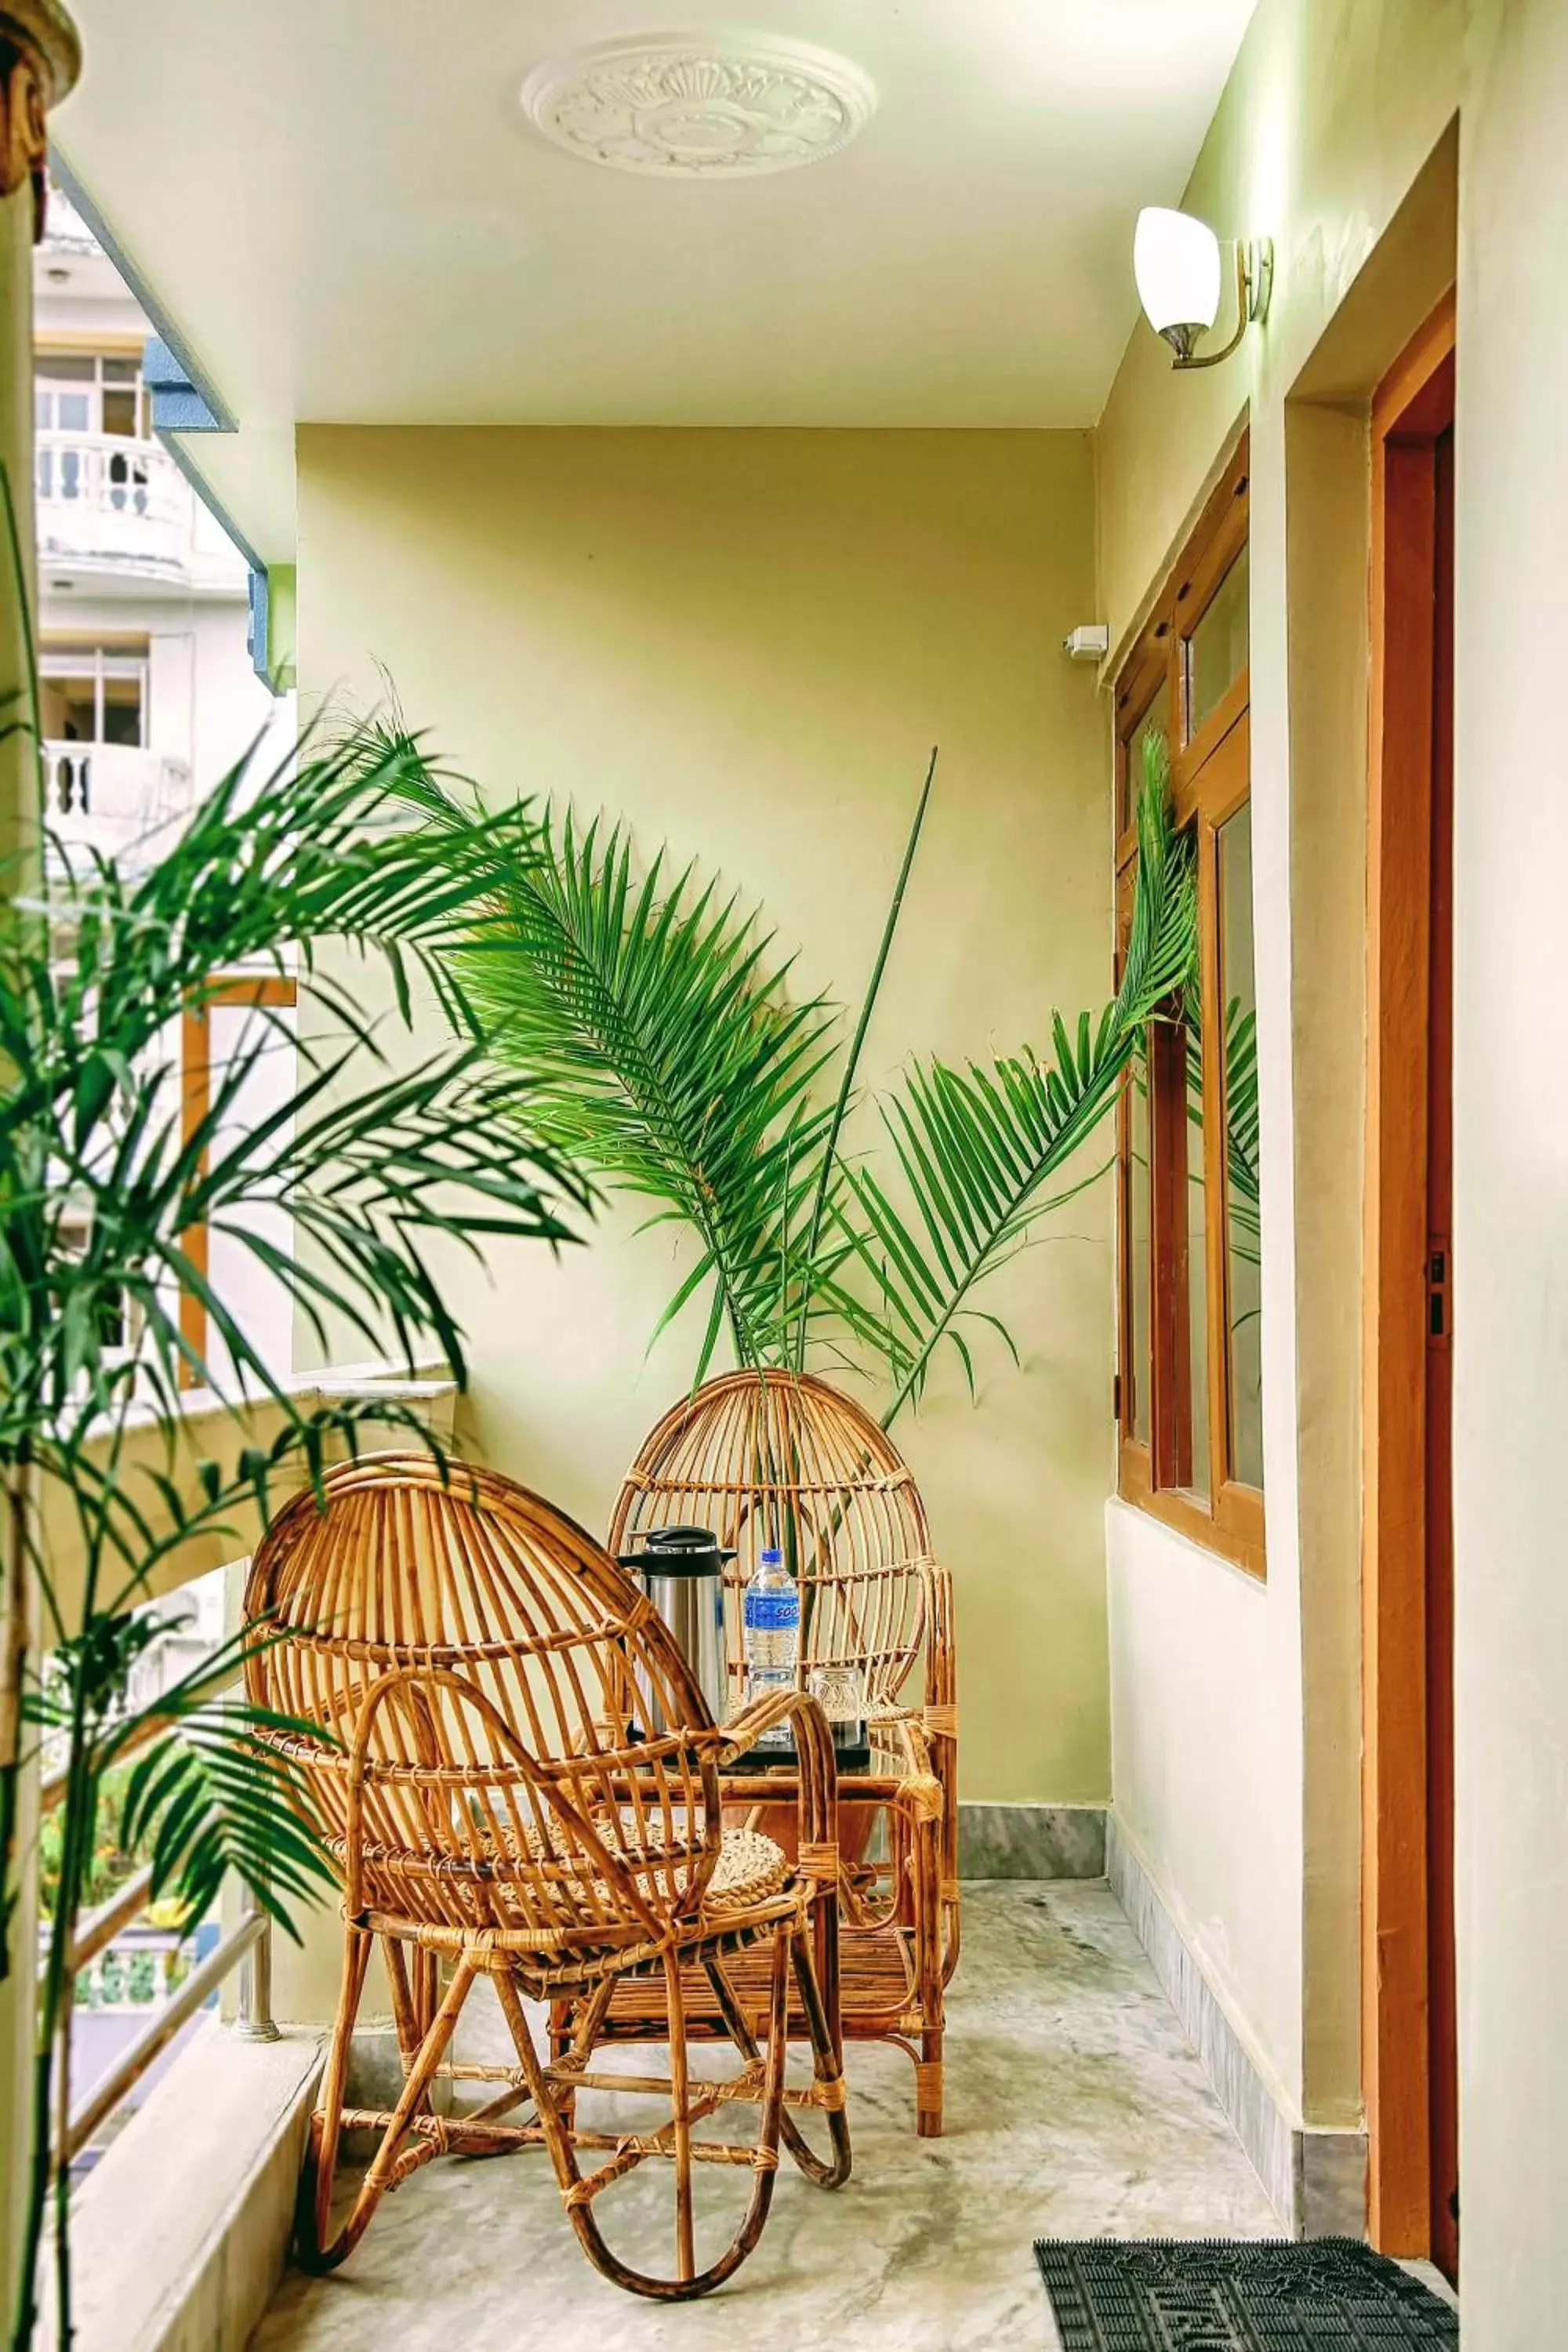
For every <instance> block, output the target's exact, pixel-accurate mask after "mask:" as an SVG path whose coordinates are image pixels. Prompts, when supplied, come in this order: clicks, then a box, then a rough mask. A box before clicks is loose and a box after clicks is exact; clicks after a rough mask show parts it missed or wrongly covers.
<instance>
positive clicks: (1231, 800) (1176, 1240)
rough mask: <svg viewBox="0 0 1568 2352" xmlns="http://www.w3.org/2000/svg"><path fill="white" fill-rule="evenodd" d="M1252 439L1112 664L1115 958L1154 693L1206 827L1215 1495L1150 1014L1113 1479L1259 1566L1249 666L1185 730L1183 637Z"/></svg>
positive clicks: (1181, 796)
mask: <svg viewBox="0 0 1568 2352" xmlns="http://www.w3.org/2000/svg"><path fill="white" fill-rule="evenodd" d="M1247 486H1248V456H1247V436H1246V435H1245V434H1244V435H1243V436H1242V439H1241V441H1240V443H1239V445H1238V446H1237V450H1236V452H1235V454H1234V456H1233V457H1232V458H1231V459H1230V462H1229V463H1228V465H1227V466H1226V470H1225V473H1224V474H1223V476H1222V477H1221V478H1220V480H1219V482H1218V484H1217V485H1216V487H1215V491H1214V494H1213V496H1212V497H1211V498H1210V499H1209V500H1208V501H1207V503H1206V505H1205V508H1204V511H1203V513H1202V515H1201V516H1200V518H1199V520H1198V523H1197V527H1196V529H1195V530H1194V532H1193V534H1192V537H1191V538H1190V540H1189V541H1188V542H1187V544H1186V546H1185V547H1184V550H1183V551H1182V555H1181V558H1180V560H1179V562H1177V564H1176V566H1175V569H1174V570H1173V572H1172V573H1171V576H1170V578H1169V579H1168V580H1167V582H1166V583H1165V585H1164V586H1163V589H1162V591H1161V593H1160V594H1159V596H1158V597H1157V598H1156V600H1155V603H1154V605H1153V608H1152V611H1151V613H1150V614H1149V617H1148V619H1147V620H1146V622H1145V623H1144V625H1143V627H1142V631H1141V632H1140V635H1139V636H1138V639H1137V642H1136V644H1135V645H1134V646H1133V647H1132V649H1131V653H1130V654H1129V655H1128V657H1127V659H1126V661H1125V662H1124V663H1123V665H1122V667H1121V672H1120V674H1119V676H1118V677H1117V681H1116V688H1115V709H1116V828H1117V837H1116V906H1117V958H1118V964H1119V965H1120V961H1121V945H1122V941H1123V940H1124V937H1125V930H1126V924H1127V920H1128V918H1129V915H1130V912H1131V898H1132V876H1133V869H1134V864H1135V860H1136V857H1137V851H1138V836H1137V826H1136V797H1137V787H1138V783H1139V781H1140V780H1139V779H1138V778H1136V777H1134V776H1133V775H1132V774H1131V745H1132V741H1133V739H1134V738H1135V737H1136V735H1137V733H1138V730H1139V729H1140V728H1141V727H1142V724H1143V721H1144V719H1146V717H1147V716H1148V713H1149V710H1150V708H1151V706H1152V704H1153V703H1154V702H1155V701H1156V700H1157V699H1158V698H1159V696H1160V693H1161V690H1162V688H1164V689H1165V690H1166V691H1167V693H1168V696H1169V702H1168V709H1169V710H1170V714H1171V719H1172V735H1171V744H1170V753H1171V796H1172V804H1173V814H1174V817H1175V822H1176V824H1177V825H1178V827H1179V828H1182V829H1185V828H1186V827H1188V826H1193V827H1194V828H1195V831H1196V837H1197V881H1198V928H1199V953H1200V965H1201V982H1200V992H1201V1000H1202V1047H1203V1067H1204V1209H1205V1213H1204V1249H1205V1271H1206V1281H1205V1298H1206V1306H1207V1314H1208V1333H1207V1350H1206V1359H1205V1361H1206V1371H1207V1400H1206V1402H1207V1406H1208V1444H1209V1459H1208V1464H1207V1495H1206V1496H1204V1495H1200V1494H1198V1493H1196V1492H1194V1491H1193V1490H1192V1484H1191V1482H1192V1478H1193V1469H1194V1465H1193V1464H1192V1461H1191V1458H1190V1456H1191V1446H1192V1431H1193V1414H1192V1410H1191V1406H1192V1399H1191V1395H1190V1384H1191V1376H1192V1353H1191V1347H1190V1339H1191V1332H1190V1328H1189V1323H1188V1318H1189V1314H1190V1288H1189V1284H1188V1269H1187V1248H1188V1218H1187V1216H1186V1214H1185V1202H1186V1200H1187V1197H1188V1190H1187V1188H1188V1156H1187V1155H1188V1135H1187V1118H1186V1076H1185V1069H1184V1066H1183V1065H1184V1050H1185V1049H1184V1034H1183V1033H1182V1032H1180V1031H1178V1030H1177V1029H1175V1028H1174V1027H1173V1026H1168V1025H1163V1024H1155V1025H1154V1026H1152V1028H1151V1031H1150V1037H1149V1055H1148V1068H1149V1073H1150V1118H1149V1135H1150V1169H1149V1195H1150V1204H1151V1226H1152V1232H1151V1236H1150V1240H1151V1246H1150V1250H1149V1269H1150V1290H1151V1297H1150V1300H1149V1313H1148V1318H1147V1321H1148V1329H1149V1340H1150V1349H1149V1370H1150V1387H1151V1396H1150V1400H1149V1403H1150V1412H1149V1434H1148V1443H1146V1444H1144V1443H1141V1442H1140V1440H1139V1438H1138V1437H1137V1435H1136V1434H1135V1427H1136V1421H1137V1401H1136V1397H1135V1393H1134V1383H1135V1381H1136V1380H1137V1378H1138V1376H1139V1372H1140V1370H1141V1369H1142V1368H1141V1367H1139V1366H1138V1365H1136V1364H1135V1362H1134V1358H1133V1349H1132V1299H1131V1286H1130V1283H1129V1280H1128V1272H1129V1269H1130V1268H1131V1265H1132V1264H1133V1262H1134V1261H1133V1255H1132V1239H1133V1236H1132V1225H1131V1102H1130V1098H1129V1095H1128V1094H1127V1093H1126V1092H1124V1093H1123V1096H1122V1099H1121V1106H1120V1108H1119V1112H1118V1121H1117V1160H1118V1180H1117V1260H1118V1282H1117V1336H1118V1349H1117V1360H1118V1363H1119V1365H1120V1366H1121V1371H1120V1374H1119V1377H1118V1381H1117V1434H1118V1490H1119V1492H1120V1494H1121V1497H1122V1499H1123V1501H1125V1502H1128V1503H1131V1504H1132V1505H1134V1506H1135V1507H1137V1508H1138V1509H1140V1510H1144V1511H1147V1512H1149V1513H1150V1515H1151V1516H1152V1517H1154V1518H1157V1519H1160V1520H1163V1522H1164V1524H1165V1525H1166V1526H1168V1527H1172V1528H1176V1529H1177V1530H1178V1531H1179V1532H1180V1533H1181V1534H1183V1535H1184V1536H1188V1537H1190V1538H1192V1539H1193V1540H1194V1542H1196V1543H1199V1544H1201V1545H1203V1546H1204V1548H1205V1549H1207V1550H1209V1551H1214V1552H1217V1553H1218V1554H1219V1555H1220V1556H1221V1557H1222V1558H1223V1559H1227V1560H1230V1561H1231V1562H1232V1563H1233V1564H1234V1565H1235V1566H1237V1567H1238V1568H1241V1569H1245V1570H1247V1572H1248V1574H1250V1575H1253V1576H1257V1577H1259V1578H1261V1577H1262V1576H1263V1575H1264V1574H1265V1568H1266V1563H1265V1554H1264V1536H1263V1493H1262V1489H1261V1488H1260V1487H1257V1486H1244V1485H1243V1484H1242V1483H1241V1482H1240V1481H1239V1480H1238V1479H1237V1478H1236V1477H1235V1476H1234V1475H1232V1468H1233V1465H1232V1440H1231V1411H1230V1405H1231V1397H1230V1349H1229V1346H1228V1330H1229V1313H1228V1292H1229V1280H1230V1269H1229V1251H1228V1248H1227V1246H1226V1235H1227V1231H1228V1224H1227V1216H1226V1164H1225V1162H1226V1155H1225V1096H1224V1086H1225V1077H1224V1071H1225V1034H1224V1020H1223V1015H1222V1009H1221V987H1220V938H1219V855H1220V853H1219V836H1220V830H1221V827H1222V826H1223V825H1224V824H1226V822H1227V820H1228V819H1229V818H1230V817H1232V816H1234V815H1235V814H1236V813H1237V810H1238V809H1240V808H1242V807H1245V806H1246V804H1247V801H1248V799H1249V798H1250V792H1251V774H1250V761H1249V742H1250V737H1249V730H1248V716H1247V714H1248V700H1249V689H1248V672H1247V668H1245V667H1244V668H1243V669H1242V670H1241V671H1240V672H1239V673H1238V675H1237V677H1235V678H1233V679H1232V680H1231V682H1230V684H1229V686H1227V687H1226V690H1225V692H1224V694H1223V695H1222V696H1221V697H1220V699H1219V701H1218V702H1217V703H1216V704H1215V708H1214V709H1212V710H1211V711H1210V712H1209V713H1208V715H1207V717H1206V718H1205V719H1204V721H1203V724H1202V725H1201V726H1200V727H1199V728H1198V730H1196V732H1195V733H1194V735H1193V736H1192V737H1191V739H1190V740H1189V739H1188V734H1187V705H1188V689H1189V677H1188V658H1187V652H1186V648H1187V646H1188V644H1189V642H1190V640H1191V638H1192V635H1193V634H1194V630H1195V629H1196V627H1197V625H1198V623H1199V622H1200V621H1201V620H1202V618H1203V616H1204V614H1205V613H1206V612H1207V610H1208V608H1209V605H1210V604H1212V602H1213V600H1214V597H1215V593H1217V591H1218V589H1219V587H1220V585H1221V583H1223V582H1224V580H1225V579H1226V575H1227V574H1228V573H1229V572H1230V569H1231V567H1232V565H1233V564H1234V563H1235V562H1236V561H1237V557H1238V556H1240V555H1241V554H1242V552H1243V551H1244V550H1245V549H1246V546H1247V526H1248V498H1247Z"/></svg>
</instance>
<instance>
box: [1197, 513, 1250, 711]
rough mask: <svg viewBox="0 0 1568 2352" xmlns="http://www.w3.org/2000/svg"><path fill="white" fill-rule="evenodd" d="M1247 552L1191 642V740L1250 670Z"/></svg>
mask: <svg viewBox="0 0 1568 2352" xmlns="http://www.w3.org/2000/svg"><path fill="white" fill-rule="evenodd" d="M1186 660H1187V740H1188V741H1189V742H1191V740H1192V739H1193V737H1194V735H1195V734H1196V733H1197V731H1198V730H1199V728H1200V727H1201V726H1202V725H1203V723H1204V721H1205V719H1206V718H1207V717H1208V716H1209V714H1210V712H1211V711H1213V710H1214V709H1215V708H1216V707H1217V705H1218V703H1219V701H1220V698H1221V697H1222V696H1223V694H1224V693H1225V690H1226V687H1227V686H1229V685H1230V683H1231V681H1232V680H1233V679H1234V678H1238V677H1240V676H1241V673H1242V671H1243V670H1244V669H1245V668H1246V667H1247V550H1246V548H1245V547H1244V548H1243V549H1242V551H1241V553H1240V554H1239V555H1238V556H1237V559H1236V562H1234V563H1233V564H1232V565H1231V567H1230V570H1229V571H1228V572H1226V575H1225V578H1224V579H1223V580H1222V581H1221V582H1220V583H1219V586H1218V587H1217V588H1216V589H1215V593H1214V594H1213V595H1212V596H1211V597H1210V598H1209V601H1208V603H1207V604H1205V607H1204V610H1203V614H1202V617H1201V618H1200V619H1199V622H1198V625H1197V626H1196V628H1195V629H1194V631H1193V634H1192V635H1191V636H1190V637H1189V638H1188V639H1187V646H1186Z"/></svg>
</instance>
